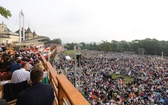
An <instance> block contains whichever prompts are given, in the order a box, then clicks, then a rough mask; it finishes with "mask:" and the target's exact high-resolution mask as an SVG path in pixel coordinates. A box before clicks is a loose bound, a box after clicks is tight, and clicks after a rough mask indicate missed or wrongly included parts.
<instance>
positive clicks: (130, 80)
mask: <svg viewBox="0 0 168 105" xmlns="http://www.w3.org/2000/svg"><path fill="white" fill-rule="evenodd" d="M118 77H124V79H125V82H126V83H130V82H132V81H133V79H132V78H131V77H129V76H125V75H122V74H112V78H113V79H117V78H118Z"/></svg>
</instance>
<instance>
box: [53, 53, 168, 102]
mask: <svg viewBox="0 0 168 105" xmlns="http://www.w3.org/2000/svg"><path fill="white" fill-rule="evenodd" d="M59 58H60V59H59V60H58V61H56V65H57V67H58V68H59V69H60V68H62V69H63V70H65V71H67V72H66V74H67V78H68V79H69V80H70V81H72V83H74V80H75V79H76V83H78V87H79V89H81V90H82V93H83V95H84V96H85V98H86V99H87V100H88V101H89V102H90V103H91V104H92V105H155V104H156V105H168V84H167V81H168V59H167V58H166V57H164V59H163V58H161V57H158V56H150V55H136V54H125V53H112V52H101V51H86V52H84V53H82V57H81V65H80V67H79V68H78V69H79V70H77V72H76V73H74V68H75V66H74V65H75V62H74V60H73V59H72V60H66V59H65V56H64V55H62V54H60V55H59ZM112 74H117V75H119V77H118V78H113V77H112V76H111V75H112ZM120 75H121V76H120ZM75 76H76V78H74V77H75ZM125 76H129V77H130V78H132V81H131V82H127V81H126V80H125ZM76 86H77V85H76Z"/></svg>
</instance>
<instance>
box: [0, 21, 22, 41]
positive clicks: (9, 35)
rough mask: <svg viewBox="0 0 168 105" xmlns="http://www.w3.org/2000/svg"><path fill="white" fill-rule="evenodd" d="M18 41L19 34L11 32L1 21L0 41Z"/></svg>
mask: <svg viewBox="0 0 168 105" xmlns="http://www.w3.org/2000/svg"><path fill="white" fill-rule="evenodd" d="M18 41H19V35H18V34H17V33H14V32H11V31H10V30H9V29H8V28H7V25H5V24H4V23H3V22H2V24H0V43H11V44H12V43H14V42H18Z"/></svg>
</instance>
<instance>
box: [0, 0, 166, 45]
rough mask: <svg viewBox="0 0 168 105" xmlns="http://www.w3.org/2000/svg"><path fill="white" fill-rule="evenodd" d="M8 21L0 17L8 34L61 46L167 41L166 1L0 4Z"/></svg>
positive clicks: (3, 0) (16, 0)
mask: <svg viewBox="0 0 168 105" xmlns="http://www.w3.org/2000/svg"><path fill="white" fill-rule="evenodd" d="M0 5H1V6H3V7H5V8H7V9H8V10H10V11H11V14H12V17H10V18H9V19H5V18H3V17H2V16H0V22H2V21H3V22H4V23H5V24H6V25H7V26H8V28H9V29H10V30H11V31H13V32H14V31H16V30H18V29H19V12H20V11H21V10H22V11H23V13H24V16H25V28H28V27H30V29H31V30H32V31H36V33H37V34H38V35H43V36H48V37H49V38H50V39H55V38H60V39H61V40H62V42H63V43H71V42H75V43H80V42H89V43H90V42H102V41H109V42H110V41H111V40H117V41H121V40H125V41H132V40H135V39H139V40H142V39H145V38H155V39H158V40H166V41H167V40H168V6H167V5H168V1H167V0H0Z"/></svg>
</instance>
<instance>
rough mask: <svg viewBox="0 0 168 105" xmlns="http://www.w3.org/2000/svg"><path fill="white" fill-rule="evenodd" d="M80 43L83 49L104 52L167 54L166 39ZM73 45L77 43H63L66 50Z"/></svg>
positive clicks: (167, 45) (71, 48)
mask: <svg viewBox="0 0 168 105" xmlns="http://www.w3.org/2000/svg"><path fill="white" fill-rule="evenodd" d="M80 44H82V45H83V46H82V48H83V49H88V50H99V51H106V52H125V51H128V52H134V53H136V54H149V55H161V53H162V52H163V54H164V55H167V56H168V41H158V40H157V39H150V38H146V39H144V40H133V41H131V42H127V41H124V40H122V41H116V40H112V41H111V42H107V41H102V43H100V44H96V43H95V42H94V43H90V44H86V43H84V42H82V43H80ZM74 45H77V43H68V44H66V45H65V48H67V49H68V50H73V47H74Z"/></svg>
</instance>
